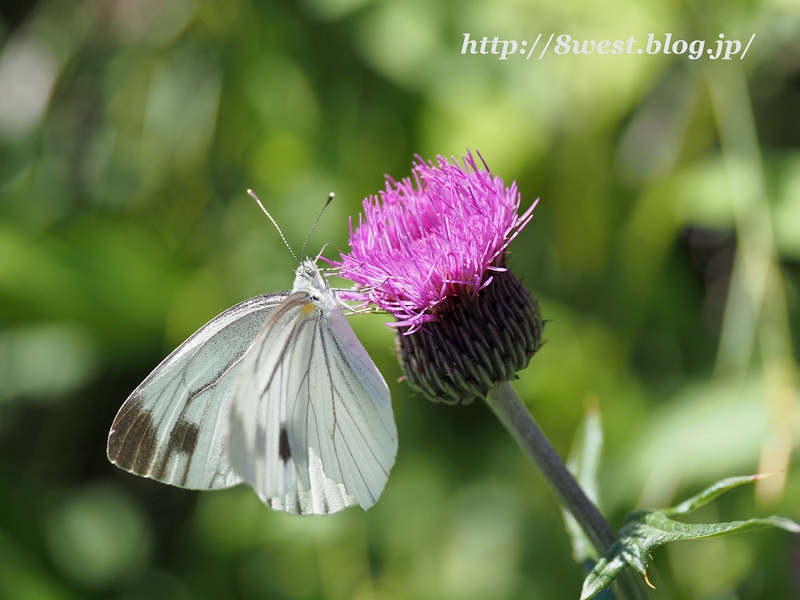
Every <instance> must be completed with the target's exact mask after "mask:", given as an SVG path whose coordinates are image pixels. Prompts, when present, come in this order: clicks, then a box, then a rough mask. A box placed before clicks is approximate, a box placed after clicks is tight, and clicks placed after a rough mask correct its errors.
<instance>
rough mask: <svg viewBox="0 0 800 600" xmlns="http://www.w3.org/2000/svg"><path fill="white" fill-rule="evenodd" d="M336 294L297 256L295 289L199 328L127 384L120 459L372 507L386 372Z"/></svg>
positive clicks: (193, 481) (313, 501)
mask: <svg viewBox="0 0 800 600" xmlns="http://www.w3.org/2000/svg"><path fill="white" fill-rule="evenodd" d="M343 307H344V305H343V303H342V302H341V301H340V300H339V298H338V297H337V296H336V294H335V291H334V290H332V289H331V288H330V286H329V285H328V282H327V281H326V279H325V278H324V277H323V275H322V274H321V273H320V271H319V269H318V268H317V266H316V264H315V263H314V262H313V261H311V260H304V261H303V262H302V263H301V264H300V266H299V267H298V269H297V271H296V277H295V282H294V286H293V289H292V291H291V292H277V293H274V294H265V295H263V296H258V297H256V298H252V299H250V300H246V301H245V302H242V303H240V304H237V305H236V306H234V307H232V308H230V309H228V310H227V311H225V312H223V313H222V314H220V315H219V316H217V317H216V318H214V319H212V320H211V321H210V322H209V323H207V324H206V325H204V326H203V327H201V328H200V329H199V330H198V331H197V332H196V333H195V334H194V335H192V336H191V337H190V338H189V339H188V340H186V342H184V343H183V344H182V345H181V346H179V347H178V348H177V349H176V350H175V351H174V352H173V353H172V354H171V355H170V356H168V357H167V358H166V359H165V360H164V361H163V362H162V363H161V364H160V365H159V366H158V367H156V369H155V370H154V371H153V373H151V374H150V375H149V376H148V377H147V378H146V379H145V380H144V382H142V384H141V385H140V386H139V387H138V388H137V389H136V390H134V392H133V393H132V394H131V396H130V397H129V398H128V400H127V401H126V402H125V403H124V404H123V406H122V408H121V409H120V411H119V413H118V415H117V417H116V419H115V420H114V424H113V425H112V428H111V432H110V434H109V440H108V456H109V459H110V460H111V461H112V462H113V463H115V464H116V465H117V466H119V467H121V468H123V469H125V470H128V471H130V472H133V473H136V474H138V475H143V476H145V477H151V478H153V479H157V480H159V481H162V482H164V483H169V484H172V485H177V486H180V487H187V488H191V489H218V488H225V487H230V486H232V485H236V484H238V483H242V482H244V483H247V484H248V485H250V486H251V487H253V488H254V489H255V491H256V492H257V493H258V495H259V497H260V498H261V499H262V500H263V501H264V502H265V503H266V504H268V505H269V506H271V507H272V508H275V509H277V510H284V511H288V512H296V513H300V514H307V513H313V514H327V513H332V512H336V511H338V510H341V509H342V508H345V507H347V506H351V505H354V504H360V505H361V506H362V507H364V508H368V507H369V506H371V505H372V504H373V503H374V502H375V501H376V500H377V497H378V495H380V493H381V491H382V490H383V487H384V485H385V483H386V479H387V477H388V472H389V469H391V466H392V465H393V463H394V458H395V455H396V452H397V429H396V426H395V424H394V417H393V414H392V408H391V399H390V396H389V390H388V387H387V386H386V382H385V381H384V379H383V377H382V376H381V375H380V373H379V371H378V370H377V368H376V367H375V365H374V363H373V362H372V360H371V359H370V358H369V356H368V355H367V353H366V351H365V350H364V348H363V346H362V345H361V343H360V342H359V341H358V339H357V338H356V336H355V334H354V333H353V330H352V328H351V327H350V325H349V324H348V323H347V321H346V319H345V317H344V315H343V313H342V309H343Z"/></svg>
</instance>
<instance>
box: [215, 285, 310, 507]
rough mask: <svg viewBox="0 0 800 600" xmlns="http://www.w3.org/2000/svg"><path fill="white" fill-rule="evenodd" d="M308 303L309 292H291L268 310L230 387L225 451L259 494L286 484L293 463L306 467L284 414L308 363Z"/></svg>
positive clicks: (276, 492)
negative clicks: (292, 441)
mask: <svg viewBox="0 0 800 600" xmlns="http://www.w3.org/2000/svg"><path fill="white" fill-rule="evenodd" d="M309 308H310V309H311V310H313V309H314V306H313V304H311V302H310V300H309V298H308V294H306V293H305V292H294V293H292V294H291V295H290V296H289V297H288V298H286V300H285V301H284V302H282V303H281V304H280V306H279V307H278V308H277V309H276V310H275V312H274V313H273V314H272V315H270V318H269V319H267V320H266V322H265V323H264V326H263V327H262V329H261V331H260V332H259V334H258V336H257V338H256V340H255V342H254V344H253V347H252V349H251V350H250V352H249V353H248V355H247V358H246V359H245V360H244V361H243V364H242V370H241V371H240V373H239V382H238V385H237V387H236V392H235V393H234V399H233V407H232V411H231V417H230V430H229V434H228V440H227V449H228V455H229V457H230V461H231V465H232V466H233V468H234V469H235V470H236V472H237V473H238V474H239V475H241V476H242V478H243V479H244V481H246V482H247V483H248V484H250V485H251V486H253V488H254V489H255V490H256V491H257V492H258V493H259V495H260V496H262V497H264V498H273V497H278V496H283V495H285V494H287V493H288V492H289V491H290V490H291V488H292V487H293V485H294V482H295V475H296V471H295V465H296V468H297V470H302V471H306V470H307V468H308V467H307V464H306V460H305V455H306V452H305V446H304V445H297V444H295V446H294V447H292V444H291V443H290V436H291V435H292V434H291V432H290V425H289V422H288V418H287V415H288V412H289V411H291V409H292V408H293V406H294V404H295V402H294V400H295V399H296V398H297V395H298V393H299V390H300V389H302V387H303V385H304V383H303V381H302V370H303V369H304V367H303V366H302V365H306V367H305V368H307V365H308V360H309V353H310V340H309V339H308V336H310V335H312V334H313V329H312V328H311V327H307V326H304V325H306V324H309V325H310V323H309V322H308V320H307V319H306V318H305V317H304V312H305V313H307V312H308V310H309ZM296 365H300V368H297V366H296ZM293 366H294V368H293ZM293 450H294V452H293Z"/></svg>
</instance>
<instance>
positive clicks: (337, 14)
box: [0, 0, 800, 600]
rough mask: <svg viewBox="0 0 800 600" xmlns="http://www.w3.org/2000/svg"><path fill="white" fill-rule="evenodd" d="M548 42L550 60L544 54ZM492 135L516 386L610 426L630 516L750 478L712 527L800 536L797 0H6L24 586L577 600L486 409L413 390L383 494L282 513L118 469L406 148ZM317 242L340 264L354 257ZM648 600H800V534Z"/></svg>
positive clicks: (764, 541)
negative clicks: (704, 54)
mask: <svg viewBox="0 0 800 600" xmlns="http://www.w3.org/2000/svg"><path fill="white" fill-rule="evenodd" d="M465 32H470V33H471V37H472V38H473V39H475V38H478V39H479V38H480V37H483V36H488V37H489V38H490V39H491V38H493V37H494V36H499V38H500V39H516V40H523V39H525V40H531V41H532V40H533V39H534V38H535V36H536V35H537V34H538V33H542V34H543V40H542V42H541V43H544V40H545V39H546V38H547V37H548V36H549V34H550V33H555V34H556V35H559V34H561V33H568V34H570V35H571V36H572V37H573V38H576V39H594V40H601V39H610V40H614V39H623V40H627V39H628V38H629V37H630V36H634V37H636V38H637V39H638V40H641V41H644V39H645V38H646V35H647V33H655V34H656V38H657V39H663V34H665V33H672V34H673V39H679V38H680V39H686V40H690V41H691V40H694V39H703V40H707V42H708V43H711V42H713V41H715V40H716V39H718V36H719V34H720V33H724V34H725V36H726V38H728V39H740V40H743V41H744V42H746V40H748V39H749V38H750V36H751V34H752V33H756V34H757V36H756V38H755V41H754V43H753V44H752V46H751V48H750V49H749V51H748V55H747V57H746V58H745V60H732V61H728V62H724V63H723V62H721V61H711V60H708V59H706V58H703V59H701V60H698V61H691V60H689V59H687V58H686V57H685V56H683V57H681V56H675V55H664V54H660V55H654V56H650V55H642V56H639V55H633V56H627V55H623V56H605V57H603V56H597V55H592V56H555V55H554V54H552V53H551V54H549V55H547V56H546V57H545V58H544V59H543V60H541V61H539V60H536V59H535V57H533V58H532V59H531V60H530V61H525V60H524V59H523V58H519V57H516V58H514V59H512V60H507V61H498V60H497V57H496V56H492V55H485V56H481V55H477V56H471V55H466V56H464V55H461V54H460V51H461V45H462V40H463V34H464V33H465ZM529 43H530V42H529ZM467 148H472V149H478V150H479V151H480V152H481V153H482V154H483V156H484V157H485V159H486V161H487V162H488V164H489V165H490V167H491V168H492V170H493V171H494V172H496V173H497V174H499V175H501V176H502V177H503V178H504V179H505V180H506V181H507V182H510V181H512V180H516V181H517V182H518V184H519V187H520V189H521V191H522V196H523V203H524V204H525V205H527V204H528V203H531V202H533V201H534V200H535V199H536V198H541V201H540V203H539V206H538V207H537V209H536V211H535V218H534V220H533V222H532V223H531V224H530V225H529V226H528V227H527V229H526V230H525V231H524V232H523V233H522V234H521V235H520V236H519V238H518V239H517V240H516V241H515V242H514V244H513V245H512V250H513V254H512V258H511V265H512V268H513V270H514V271H515V273H517V275H519V276H520V277H522V278H523V281H524V282H525V283H526V284H527V285H528V286H529V288H530V289H531V290H532V291H533V293H534V295H535V296H536V297H537V298H539V300H540V302H541V306H542V311H543V313H544V316H545V317H546V318H548V319H550V321H549V322H548V324H547V327H546V330H545V333H546V339H547V343H546V344H545V346H544V347H543V349H542V350H541V351H540V352H539V353H538V354H537V356H535V357H534V359H533V360H532V362H531V365H530V367H529V368H528V369H527V370H526V371H525V372H523V373H521V374H520V380H519V381H518V382H517V389H518V390H519V392H520V394H521V395H522V396H523V398H524V399H525V401H526V402H527V403H528V406H529V407H530V409H531V411H532V412H533V414H534V415H535V417H536V418H537V419H538V421H539V422H540V424H541V425H542V426H543V428H544V429H545V431H546V432H547V433H548V435H549V436H550V437H551V438H552V440H553V442H554V444H555V445H556V447H557V448H558V449H559V451H560V452H562V453H563V454H566V453H567V451H568V449H569V446H570V443H571V440H572V438H573V436H574V434H575V431H576V430H577V429H578V425H579V422H580V420H581V418H582V415H583V413H584V409H585V407H586V406H591V405H597V406H599V407H600V410H601V412H602V415H603V420H604V428H605V434H606V447H605V456H604V460H603V466H602V472H601V504H602V508H603V510H604V511H605V512H606V514H607V515H608V516H609V518H610V520H611V521H612V523H613V524H614V526H615V527H619V525H620V524H621V522H622V519H623V518H624V515H625V514H626V513H627V512H628V511H630V510H632V509H633V508H635V507H637V506H638V507H658V506H666V505H668V504H670V503H672V502H673V501H674V500H676V499H678V500H679V499H683V498H685V497H686V496H687V495H689V494H691V493H694V492H696V491H697V490H699V489H700V488H702V487H705V486H706V485H708V484H710V483H711V482H713V481H715V480H717V479H720V478H723V477H727V476H732V475H742V474H749V473H754V472H759V471H761V472H771V471H780V473H779V474H778V475H776V476H774V477H772V478H771V479H769V480H766V481H765V482H762V485H759V486H757V487H755V488H753V487H748V488H743V489H738V490H735V491H733V492H730V493H729V494H728V495H726V496H724V497H722V498H721V499H720V500H718V501H716V502H715V503H714V504H713V505H711V506H709V507H706V508H704V509H703V510H702V511H700V512H699V513H698V514H697V515H696V517H695V518H696V519H697V520H698V521H702V520H732V519H738V518H748V517H752V516H763V515H767V514H772V513H780V514H784V515H787V516H790V517H793V518H794V519H796V520H800V469H798V465H797V459H798V456H799V452H798V446H800V399H799V398H798V376H797V375H798V373H797V360H796V357H797V353H798V339H800V317H799V316H798V303H799V302H800V298H799V297H798V293H799V292H800V5H799V4H798V3H797V2H796V1H795V0H749V1H744V0H738V1H733V2H722V1H719V2H717V1H713V0H686V1H684V2H666V1H660V2H649V1H645V0H611V1H608V2H602V3H596V2H591V1H589V0H584V1H580V0H577V1H571V2H564V3H547V2H543V1H535V0H530V1H523V0H503V1H501V2H490V1H489V0H469V1H466V2H453V1H444V2H430V3H429V2H422V1H421V0H419V1H417V0H304V1H302V2H298V3H294V2H289V1H288V0H285V1H269V2H268V1H258V0H38V1H37V0H9V1H4V2H1V3H0V597H1V598H9V599H14V600H16V599H37V600H38V599H42V600H44V599H48V600H49V599H53V600H61V599H73V598H120V599H125V600H133V599H137V600H138V599H142V600H144V599H151V598H152V599H157V600H158V599H164V600H166V599H176V600H184V599H187V600H188V599H193V598H197V599H217V598H218V599H228V598H231V599H239V598H241V599H243V600H250V599H253V600H256V599H261V598H287V599H307V598H308V599H312V598H323V599H349V598H355V599H358V600H371V599H381V600H382V599H393V598H398V599H405V598H408V599H416V598H420V599H427V598H430V599H436V598H443V599H467V600H470V599H475V600H479V599H490V600H491V599H506V598H509V599H511V598H546V599H548V600H557V599H561V598H564V599H570V598H577V597H578V596H579V590H580V585H581V581H582V577H583V572H582V567H581V566H579V565H576V564H575V563H574V562H573V561H572V558H571V555H570V544H569V540H568V537H567V535H566V533H565V531H564V526H563V524H562V521H561V516H560V511H559V506H558V504H557V503H556V501H555V499H554V496H553V494H552V493H551V492H550V490H549V489H548V488H547V487H546V486H545V484H544V482H543V480H542V479H541V477H540V476H539V475H538V473H536V472H535V470H534V468H533V467H532V466H531V465H530V464H529V463H528V462H527V461H526V460H525V459H524V458H523V456H522V453H521V452H520V451H519V450H518V449H517V448H516V447H515V446H514V444H513V443H512V441H511V440H510V439H509V438H508V436H507V435H505V433H504V431H503V430H502V428H501V427H500V426H499V425H498V423H497V422H496V420H495V419H494V418H493V417H492V415H491V414H490V413H489V411H488V410H487V408H486V407H485V406H483V405H481V404H480V403H475V404H473V405H471V406H469V407H465V408H450V407H441V406H434V405H432V404H430V403H428V402H427V401H425V400H423V399H422V398H419V397H417V396H414V395H413V394H411V393H410V392H409V390H408V389H407V387H406V386H405V385H404V384H403V383H397V379H398V378H399V377H400V376H401V372H400V369H399V366H398V364H397V362H396V360H395V359H394V357H393V353H392V347H393V339H392V333H391V332H390V331H389V330H388V328H386V327H384V326H383V325H382V323H383V322H384V321H385V320H386V317H384V316H380V315H369V316H361V317H356V318H352V319H351V322H352V325H353V327H354V328H355V330H356V332H357V334H358V335H359V337H360V338H361V339H362V340H363V342H364V344H365V345H366V346H367V349H368V350H369V351H370V353H371V355H372V356H373V357H374V360H375V361H376V363H377V364H378V366H379V367H380V369H381V370H382V372H383V373H384V374H385V376H386V379H387V380H388V381H389V382H390V386H391V389H392V394H393V403H394V409H395V413H396V416H397V422H398V427H399V433H400V450H399V454H398V457H397V463H396V465H395V467H394V470H393V471H392V474H391V477H390V479H389V482H388V485H387V486H386V489H385V491H384V494H383V496H382V498H381V499H380V501H379V502H378V503H377V505H376V506H375V507H374V508H373V509H371V510H370V511H368V512H366V513H365V512H363V511H361V510H360V509H351V510H349V511H346V512H344V513H341V514H339V515H336V516H333V517H330V518H305V519H302V518H296V517H291V516H286V515H281V514H277V513H274V512H271V511H270V510H269V509H268V508H266V507H265V506H263V505H261V504H260V503H259V501H258V500H257V498H256V496H255V495H254V494H253V493H252V492H251V491H250V490H248V489H247V488H244V487H242V488H235V489H231V490H226V491H222V492H215V493H211V492H208V493H198V492H191V491H186V490H181V489H177V488H171V487H168V486H165V485H162V484H158V483H155V482H152V481H149V480H145V479H142V478H138V477H135V476H133V475H129V474H127V473H124V472H122V471H120V470H118V469H116V468H115V467H113V466H112V465H111V464H109V463H108V461H107V459H106V456H105V440H106V435H107V432H108V428H109V426H110V424H111V421H112V419H113V417H114V414H115V412H116V410H117V409H118V408H119V406H120V405H121V404H122V402H123V401H124V400H125V398H126V397H127V395H128V394H129V393H130V392H131V391H132V390H133V389H134V387H135V386H136V385H137V384H138V383H139V382H140V381H141V380H142V379H143V378H144V377H145V376H146V375H147V374H148V373H149V371H150V370H151V369H152V368H153V367H154V366H155V365H156V364H158V362H159V361H160V360H161V359H162V358H163V357H164V356H165V355H166V354H167V353H168V352H169V351H171V350H172V349H173V348H174V347H175V346H176V345H178V344H179V343H180V342H181V341H183V340H184V339H185V338H186V337H187V336H188V335H189V334H191V333H192V332H193V331H194V330H195V329H196V328H197V327H199V326H200V325H201V324H203V323H204V322H205V321H207V320H208V319H210V318H211V317H213V316H214V315H215V314H217V313H218V312H220V311H222V310H223V309H225V308H227V307H228V306H230V305H232V304H234V303H236V302H238V301H240V300H242V299H244V298H247V297H250V296H254V295H257V294H260V293H264V292H267V291H272V290H278V289H286V288H288V287H290V285H291V282H292V278H293V275H292V270H293V268H294V263H293V259H292V258H291V256H290V254H289V252H288V251H287V250H286V248H285V247H284V246H283V243H282V242H281V240H280V238H279V236H278V235H277V233H276V231H275V230H274V229H273V227H272V225H271V224H270V223H269V222H268V220H267V219H266V218H265V217H263V215H262V214H261V212H260V211H259V209H258V208H257V206H256V205H255V204H254V203H253V202H252V200H250V199H249V198H248V197H247V195H246V194H245V190H246V189H247V188H253V189H255V190H256V191H257V192H258V193H259V195H260V196H261V198H262V200H263V201H264V203H265V204H266V205H267V207H268V208H269V209H270V210H271V212H272V213H273V215H274V216H275V218H276V219H277V221H278V222H279V223H280V224H281V226H282V228H283V230H284V232H285V234H286V237H287V238H288V240H289V242H290V243H291V245H292V246H293V247H294V248H295V249H298V248H299V246H300V245H301V244H302V242H303V240H304V239H305V237H306V235H307V232H308V230H309V228H310V226H311V223H312V221H313V218H314V215H315V214H316V213H317V211H318V210H319V208H320V207H321V206H322V204H323V202H324V199H325V198H326V196H327V194H328V192H330V191H331V190H333V191H335V192H336V193H337V198H336V200H335V202H334V203H333V204H332V206H331V207H330V208H329V210H328V211H327V213H326V214H325V215H324V216H323V219H322V221H321V223H320V225H319V227H318V229H317V231H316V232H315V234H314V236H313V238H312V241H311V244H310V250H311V251H317V250H318V249H319V248H321V247H322V245H323V243H325V242H333V243H334V244H336V245H337V246H338V247H339V248H346V247H347V246H346V244H347V234H348V217H350V216H352V215H356V214H357V213H358V210H359V207H360V202H361V200H362V199H363V198H364V197H365V196H367V195H369V194H371V193H375V192H377V191H378V190H379V189H380V188H382V187H383V177H384V174H386V173H388V174H390V175H392V176H394V177H402V176H405V175H406V174H407V173H408V172H409V167H410V165H411V160H412V157H413V155H414V154H415V153H420V154H421V155H422V156H424V157H426V158H433V157H434V156H435V155H436V154H444V155H448V156H449V155H456V156H460V155H461V154H462V153H463V152H464V151H465V150H466V149H467ZM327 255H328V256H331V257H334V256H336V250H335V248H334V247H329V248H328V249H327ZM650 579H651V581H653V583H654V584H655V585H656V587H657V588H658V590H657V591H655V592H653V594H652V597H653V598H657V599H668V598H675V599H695V598H697V599H700V598H703V599H714V600H737V599H740V600H745V599H748V600H754V599H769V600H776V599H777V600H782V599H796V598H800V538H798V537H797V536H793V535H791V534H788V533H786V532H783V531H766V530H765V531H760V532H756V533H750V534H746V535H741V536H736V537H731V538H724V539H716V540H709V541H702V542H683V543H678V544H675V545H674V546H671V547H668V548H665V549H660V550H658V551H657V552H656V553H655V554H654V566H653V567H652V568H651V575H650Z"/></svg>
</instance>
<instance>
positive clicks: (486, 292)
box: [334, 153, 542, 404]
mask: <svg viewBox="0 0 800 600" xmlns="http://www.w3.org/2000/svg"><path fill="white" fill-rule="evenodd" d="M478 156H479V157H480V154H479V155H478ZM481 161H482V162H483V158H482V157H481ZM483 167H484V169H483V170H481V169H479V168H478V166H477V164H476V162H475V158H474V157H473V156H472V154H471V153H468V154H467V155H466V156H464V157H463V158H462V164H461V165H459V163H458V162H457V161H456V160H455V159H453V160H452V162H449V161H448V160H447V159H445V158H444V157H442V156H438V157H437V159H436V164H435V165H434V164H433V163H432V162H428V163H425V162H424V161H423V160H422V159H421V158H420V157H419V156H417V157H416V162H415V164H414V165H413V169H412V178H406V179H403V180H401V181H399V182H398V181H395V180H393V179H392V178H390V177H388V176H387V183H386V189H385V190H384V191H382V192H381V194H380V198H378V197H376V196H370V197H369V198H367V199H366V200H364V216H363V218H361V217H360V218H359V224H358V227H357V228H355V229H353V224H352V222H351V224H350V247H351V249H352V250H351V252H350V253H349V254H344V255H342V260H341V262H339V263H334V264H335V266H336V267H338V268H339V272H340V274H341V275H342V276H343V277H346V278H348V279H350V280H352V281H354V282H355V283H356V284H357V286H359V287H357V288H356V290H355V291H352V292H349V293H348V294H347V296H346V297H348V298H349V299H352V300H358V301H361V302H364V303H366V304H374V305H376V306H377V307H379V308H381V309H383V310H385V311H387V312H389V313H391V314H392V315H394V317H395V318H396V322H395V323H391V324H390V325H392V326H394V327H397V329H398V334H399V335H398V338H397V339H398V348H399V353H398V354H399V357H400V360H401V362H402V363H403V367H404V369H405V372H406V376H407V378H408V382H409V383H410V384H411V386H412V387H413V388H414V389H416V390H417V391H419V392H422V393H423V394H424V395H426V396H427V397H429V398H430V399H432V400H434V401H441V402H446V403H448V404H467V403H469V402H471V401H472V400H474V399H475V398H482V397H484V396H485V395H486V394H487V392H488V391H489V390H490V389H492V388H493V387H494V386H495V385H496V384H497V383H499V382H502V381H508V380H510V379H513V378H514V377H515V374H516V372H517V371H519V370H521V369H523V368H525V366H527V364H528V361H529V360H530V357H531V356H532V355H533V354H534V352H536V350H538V349H539V346H540V344H541V331H542V320H541V316H540V313H539V307H538V305H537V304H536V302H535V301H534V300H533V299H532V298H531V296H530V294H529V293H528V291H527V290H526V289H525V288H524V287H523V286H522V284H521V283H520V282H519V281H518V280H517V279H516V278H515V277H514V276H513V275H512V274H511V273H510V272H509V271H508V269H507V268H506V265H505V257H506V253H507V249H508V245H509V244H510V242H511V240H513V239H514V237H516V235H517V234H518V233H519V231H520V230H521V229H522V228H523V227H524V226H525V225H526V224H527V223H528V222H529V221H530V219H531V217H532V213H533V209H534V207H535V206H536V203H534V204H533V205H532V206H531V207H530V208H528V209H527V210H526V211H525V212H524V213H523V214H522V215H518V209H519V206H520V194H519V192H518V191H517V186H516V183H512V184H511V186H510V187H506V186H505V184H504V183H503V180H502V179H500V177H496V176H494V175H492V173H491V172H490V171H489V169H488V167H487V166H486V163H485V162H483Z"/></svg>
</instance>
